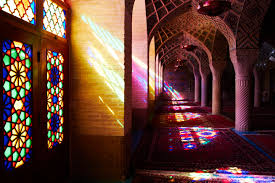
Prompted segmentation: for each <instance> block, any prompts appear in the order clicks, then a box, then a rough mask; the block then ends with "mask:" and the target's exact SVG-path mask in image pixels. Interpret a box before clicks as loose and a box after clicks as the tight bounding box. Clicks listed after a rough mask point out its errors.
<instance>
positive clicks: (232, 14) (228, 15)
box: [192, 0, 244, 36]
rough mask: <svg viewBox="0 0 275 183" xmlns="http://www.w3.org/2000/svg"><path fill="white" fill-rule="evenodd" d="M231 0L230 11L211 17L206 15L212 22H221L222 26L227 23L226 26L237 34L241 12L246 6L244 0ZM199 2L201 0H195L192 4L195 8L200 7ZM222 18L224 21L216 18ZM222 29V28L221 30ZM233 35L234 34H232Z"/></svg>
mask: <svg viewBox="0 0 275 183" xmlns="http://www.w3.org/2000/svg"><path fill="white" fill-rule="evenodd" d="M228 1H231V9H230V10H229V11H226V12H225V13H222V14H221V15H219V16H217V17H209V16H204V15H203V16H204V18H205V19H208V20H211V19H212V22H214V21H215V22H216V24H220V26H219V27H220V28H222V27H224V26H225V25H227V26H226V27H225V28H226V29H228V28H229V29H230V30H231V32H232V33H233V35H236V29H237V25H238V21H239V18H240V16H241V12H242V9H243V6H244V1H240V0H239V1H238V0H228ZM199 2H201V0H193V1H192V5H193V7H194V8H197V7H198V4H199ZM217 18H218V19H220V20H223V21H216V19H217ZM220 31H221V30H220ZM231 36H232V35H231Z"/></svg>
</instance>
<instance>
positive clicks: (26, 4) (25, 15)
mask: <svg viewBox="0 0 275 183" xmlns="http://www.w3.org/2000/svg"><path fill="white" fill-rule="evenodd" d="M0 10H2V11H5V12H7V13H9V14H12V15H14V16H16V17H18V18H21V19H23V20H25V21H27V22H30V23H31V24H35V15H36V7H35V0H0Z"/></svg>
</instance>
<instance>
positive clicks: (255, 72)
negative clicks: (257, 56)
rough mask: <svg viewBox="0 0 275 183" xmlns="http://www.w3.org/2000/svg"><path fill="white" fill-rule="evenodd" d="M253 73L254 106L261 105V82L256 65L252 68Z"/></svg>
mask: <svg viewBox="0 0 275 183" xmlns="http://www.w3.org/2000/svg"><path fill="white" fill-rule="evenodd" d="M253 75H254V81H255V84H254V107H260V106H261V84H260V73H259V71H258V70H257V68H256V66H254V69H253Z"/></svg>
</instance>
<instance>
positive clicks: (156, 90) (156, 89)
mask: <svg viewBox="0 0 275 183" xmlns="http://www.w3.org/2000/svg"><path fill="white" fill-rule="evenodd" d="M155 67H156V77H155V94H156V97H157V96H158V95H159V81H158V80H159V55H158V54H157V56H156V64H155Z"/></svg>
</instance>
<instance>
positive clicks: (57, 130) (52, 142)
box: [47, 50, 64, 149]
mask: <svg viewBox="0 0 275 183" xmlns="http://www.w3.org/2000/svg"><path fill="white" fill-rule="evenodd" d="M63 63H64V58H63V55H62V54H61V53H57V52H54V51H49V50H48V51H47V101H48V102H47V103H48V104H47V119H48V122H47V129H48V148H49V149H51V148H53V147H54V146H56V145H57V144H60V143H61V142H62V140H63V123H64V117H63V105H64V104H63V85H64V83H63V81H64V74H63Z"/></svg>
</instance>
